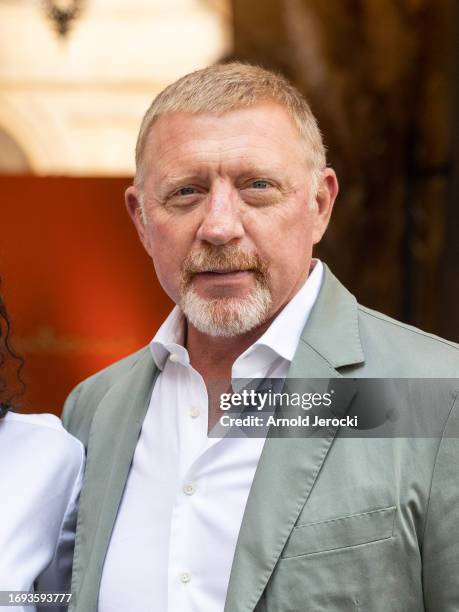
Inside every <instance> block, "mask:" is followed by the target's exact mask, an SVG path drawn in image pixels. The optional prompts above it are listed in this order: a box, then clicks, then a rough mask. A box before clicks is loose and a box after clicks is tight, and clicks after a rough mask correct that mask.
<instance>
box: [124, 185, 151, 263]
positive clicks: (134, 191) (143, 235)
mask: <svg viewBox="0 0 459 612" xmlns="http://www.w3.org/2000/svg"><path fill="white" fill-rule="evenodd" d="M124 201H125V203H126V209H127V211H128V213H129V216H130V217H131V219H132V222H133V223H134V225H135V228H136V230H137V233H138V235H139V238H140V241H141V242H142V244H143V247H144V249H145V250H146V252H147V253H148V254H149V255H150V257H151V248H150V241H149V239H148V232H147V231H146V227H145V219H144V216H143V214H142V205H141V203H140V202H141V194H140V191H139V189H138V188H137V187H134V185H131V186H130V187H128V188H127V189H126V192H125V194H124Z"/></svg>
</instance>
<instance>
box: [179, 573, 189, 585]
mask: <svg viewBox="0 0 459 612" xmlns="http://www.w3.org/2000/svg"><path fill="white" fill-rule="evenodd" d="M179 578H180V580H181V582H183V583H184V584H186V583H187V582H190V580H191V572H189V571H184V572H180V574H179Z"/></svg>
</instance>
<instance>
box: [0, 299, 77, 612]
mask: <svg viewBox="0 0 459 612" xmlns="http://www.w3.org/2000/svg"><path fill="white" fill-rule="evenodd" d="M10 331H11V325H10V320H9V318H8V314H7V311H6V308H5V304H4V302H3V300H2V298H1V296H0V462H1V469H0V500H1V502H0V591H30V592H31V591H38V590H39V591H53V592H56V591H57V592H59V591H60V592H67V591H68V590H69V587H70V574H71V567H72V557H73V545H74V539H75V525H76V504H77V499H78V495H79V491H80V488H81V479H82V472H83V464H84V450H83V446H82V444H81V443H80V442H79V440H77V439H76V438H74V437H73V436H71V435H70V434H68V433H67V432H66V431H65V430H64V429H63V427H62V425H61V423H60V420H59V419H58V418H57V417H56V416H54V415H52V414H21V413H19V412H17V411H16V409H15V404H16V403H17V400H18V397H19V395H20V391H15V389H16V387H17V386H18V384H19V387H22V391H23V390H24V389H25V385H24V383H23V381H22V378H21V369H22V366H23V360H22V358H21V357H19V356H18V355H17V354H16V353H15V352H14V350H13V349H12V346H11V343H10ZM3 609H5V610H10V609H11V610H15V612H19V611H20V610H27V611H28V612H30V611H31V610H35V608H34V607H33V606H27V608H22V607H17V606H15V607H14V608H13V607H11V608H10V607H7V608H2V610H3Z"/></svg>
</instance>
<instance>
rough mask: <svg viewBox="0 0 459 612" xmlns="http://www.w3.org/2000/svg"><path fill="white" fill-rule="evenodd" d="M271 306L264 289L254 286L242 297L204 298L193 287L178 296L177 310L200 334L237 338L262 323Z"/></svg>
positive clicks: (268, 295) (270, 300)
mask: <svg viewBox="0 0 459 612" xmlns="http://www.w3.org/2000/svg"><path fill="white" fill-rule="evenodd" d="M271 306H272V297H271V293H270V291H269V289H268V288H267V287H264V286H261V285H257V286H256V287H255V289H253V291H251V292H250V293H249V295H247V296H246V297H240V298H237V297H223V298H217V299H206V298H203V297H201V296H200V295H198V294H197V293H196V291H194V289H193V288H188V289H187V290H186V291H185V292H184V293H183V295H182V297H181V300H180V307H181V309H182V311H183V313H184V315H185V316H186V318H187V319H188V321H189V322H190V323H191V324H192V325H193V326H194V327H195V328H196V329H197V330H199V331H200V332H201V333H203V334H207V335H208V336H215V337H226V338H230V337H234V336H241V335H243V334H246V333H248V332H249V331H251V330H253V329H255V328H256V327H258V326H259V325H261V324H262V323H264V322H265V321H266V320H267V319H268V317H269V313H270V310H271Z"/></svg>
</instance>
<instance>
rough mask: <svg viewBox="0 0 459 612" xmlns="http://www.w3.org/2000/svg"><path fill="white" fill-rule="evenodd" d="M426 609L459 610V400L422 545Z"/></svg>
mask: <svg viewBox="0 0 459 612" xmlns="http://www.w3.org/2000/svg"><path fill="white" fill-rule="evenodd" d="M422 561H423V592H424V605H425V609H426V610H427V611H428V612H453V610H454V611H457V610H459V400H458V397H457V391H456V395H455V397H454V399H453V405H452V408H451V411H450V413H449V417H448V420H447V422H446V425H445V428H444V431H443V436H442V438H441V440H440V444H439V446H438V451H437V456H436V460H435V466H434V470H433V476H432V483H431V490H430V496H429V505H428V509H427V516H426V522H425V529H424V538H423V543H422Z"/></svg>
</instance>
